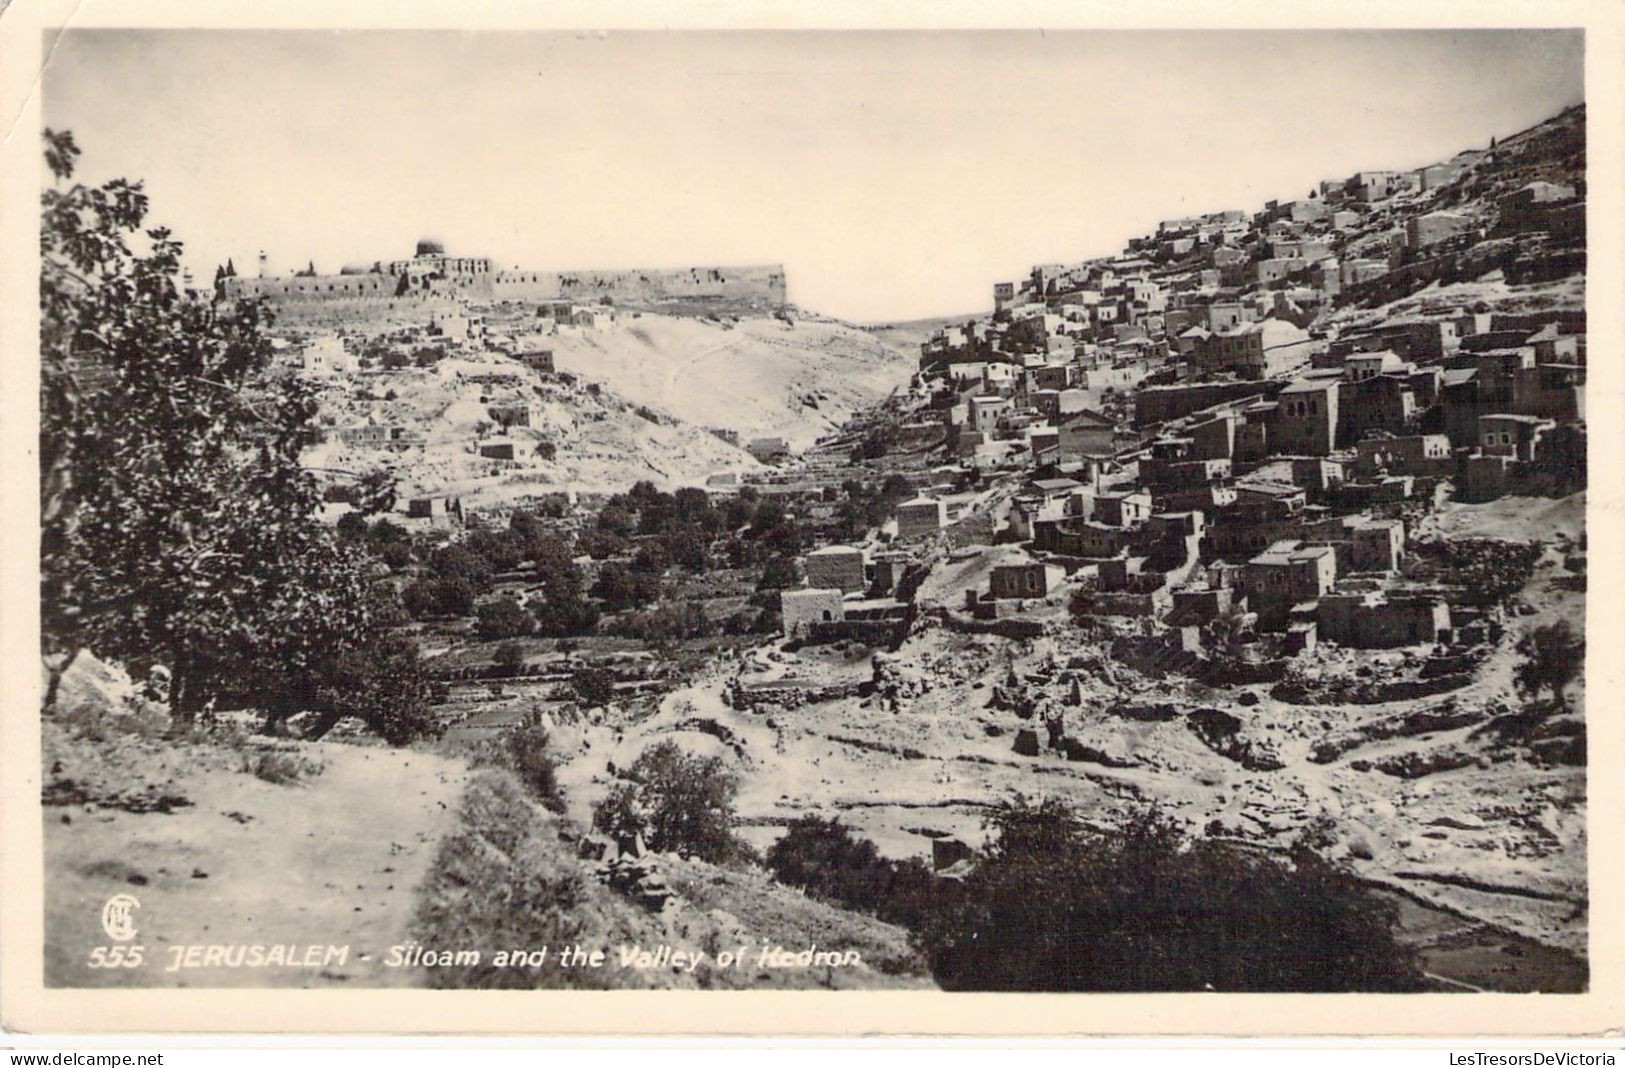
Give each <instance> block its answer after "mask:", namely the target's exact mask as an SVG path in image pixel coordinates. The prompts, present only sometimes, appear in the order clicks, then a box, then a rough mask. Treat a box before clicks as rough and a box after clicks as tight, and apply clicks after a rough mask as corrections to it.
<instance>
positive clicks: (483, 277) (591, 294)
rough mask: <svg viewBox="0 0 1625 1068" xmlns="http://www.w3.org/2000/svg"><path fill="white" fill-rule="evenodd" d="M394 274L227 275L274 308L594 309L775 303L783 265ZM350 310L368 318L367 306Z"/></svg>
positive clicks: (238, 291) (233, 291)
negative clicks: (467, 304) (404, 279)
mask: <svg viewBox="0 0 1625 1068" xmlns="http://www.w3.org/2000/svg"><path fill="white" fill-rule="evenodd" d="M400 285H401V278H400V277H398V276H396V275H393V274H384V273H378V272H373V273H364V274H319V275H310V276H299V277H295V276H286V277H280V278H228V279H226V280H225V282H224V286H223V293H224V296H225V298H226V299H227V300H241V299H252V298H255V297H263V298H265V299H266V300H268V301H270V302H271V303H272V304H273V305H276V306H277V307H279V308H280V307H288V306H293V305H301V304H333V303H335V302H344V301H350V302H356V301H360V300H384V299H391V298H393V299H417V300H427V299H441V300H454V299H465V300H471V301H476V302H479V301H515V302H526V301H548V300H569V301H575V302H577V303H581V304H597V303H599V302H600V301H602V300H603V299H604V298H605V297H608V298H610V300H611V301H613V302H615V303H617V304H658V303H660V302H662V301H669V300H696V299H697V300H730V301H739V302H744V303H754V304H762V305H770V306H777V305H780V304H783V303H784V302H785V279H784V268H783V267H781V266H778V265H770V266H760V267H691V268H682V269H677V270H638V269H634V270H629V271H566V272H557V271H498V272H495V273H493V274H478V273H465V274H453V275H448V276H445V277H423V278H413V279H409V280H408V284H407V292H405V293H401V294H400V295H399V296H398V297H397V293H398V292H399V287H400ZM352 310H354V311H358V312H362V313H365V312H366V311H367V309H366V308H365V307H364V306H360V305H358V306H356V307H354V308H353V309H352Z"/></svg>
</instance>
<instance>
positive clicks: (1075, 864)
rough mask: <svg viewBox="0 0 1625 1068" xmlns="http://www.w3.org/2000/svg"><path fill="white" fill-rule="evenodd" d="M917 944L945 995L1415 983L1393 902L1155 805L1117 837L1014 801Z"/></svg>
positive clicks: (993, 819)
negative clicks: (1240, 845)
mask: <svg viewBox="0 0 1625 1068" xmlns="http://www.w3.org/2000/svg"><path fill="white" fill-rule="evenodd" d="M988 825H989V829H990V830H992V831H993V832H994V836H993V840H992V844H991V845H990V847H989V848H988V850H987V854H986V856H985V857H984V858H983V859H982V861H981V863H980V864H979V865H978V866H977V868H976V870H975V871H974V872H972V873H971V875H970V876H968V877H967V878H966V880H965V883H964V886H963V892H962V893H961V894H959V895H957V896H956V897H955V898H954V899H953V901H952V902H951V903H950V904H949V906H948V907H946V908H942V909H939V910H937V911H936V912H934V913H933V914H932V915H931V916H929V917H928V918H927V919H926V920H925V922H924V923H923V924H922V926H921V928H920V931H919V933H918V941H919V943H920V945H921V948H922V949H923V950H924V951H925V953H926V956H927V958H928V960H929V961H930V963H931V968H932V972H933V974H934V975H935V976H936V978H937V981H938V982H939V983H941V984H942V986H943V987H944V988H945V989H948V990H999V991H1016V990H1028V991H1085V990H1094V991H1123V992H1129V991H1153V990H1161V991H1172V990H1205V989H1212V990H1218V991H1282V992H1286V991H1290V992H1312V991H1313V992H1338V991H1341V992H1351V991H1389V992H1397V991H1410V990H1416V989H1419V988H1420V985H1421V976H1420V973H1419V972H1418V971H1417V969H1416V965H1415V962H1414V960H1413V958H1412V956H1411V954H1410V951H1409V950H1407V949H1405V948H1404V947H1402V946H1400V945H1399V944H1398V943H1396V942H1395V940H1394V937H1393V929H1394V925H1395V920H1396V911H1395V908H1394V906H1392V905H1391V904H1389V903H1388V902H1386V901H1384V900H1382V899H1379V898H1376V897H1374V896H1372V895H1371V894H1370V893H1369V892H1367V891H1366V890H1365V888H1364V887H1363V886H1362V885H1360V884H1359V883H1358V882H1357V881H1355V880H1354V879H1353V878H1352V877H1350V876H1348V875H1346V874H1345V873H1343V872H1341V871H1339V870H1337V869H1335V868H1333V867H1331V866H1330V865H1328V864H1326V863H1325V862H1323V861H1321V860H1319V859H1318V858H1317V857H1315V856H1314V855H1313V854H1312V853H1311V852H1309V851H1308V850H1307V849H1299V850H1296V851H1294V855H1293V857H1292V860H1291V862H1290V863H1289V864H1288V863H1283V862H1281V861H1278V860H1275V859H1273V858H1269V857H1265V856H1258V855H1253V854H1251V853H1248V852H1244V851H1240V850H1237V849H1235V848H1234V847H1232V846H1228V845H1224V844H1221V843H1216V842H1213V841H1210V840H1206V839H1197V840H1194V841H1193V840H1189V839H1187V838H1185V836H1184V835H1183V834H1182V833H1181V832H1180V831H1179V830H1178V829H1177V828H1176V827H1175V826H1174V825H1172V824H1171V823H1169V822H1167V821H1166V820H1165V819H1164V818H1163V817H1161V816H1160V815H1158V814H1157V813H1155V812H1152V813H1149V814H1147V815H1145V816H1142V817H1141V818H1139V819H1137V820H1135V821H1133V822H1132V823H1130V824H1129V825H1128V826H1127V827H1124V828H1120V829H1118V830H1115V831H1111V832H1106V831H1096V830H1093V829H1091V828H1088V827H1086V826H1084V825H1083V824H1082V823H1081V822H1079V820H1078V819H1077V818H1076V816H1075V815H1074V814H1073V813H1072V811H1071V810H1070V809H1069V808H1068V807H1067V806H1066V805H1065V804H1063V803H1061V802H1058V801H1053V800H1051V801H1045V802H1041V803H1036V804H1035V803H1032V802H1030V801H1028V800H1026V799H1024V798H1021V797H1017V798H1016V799H1015V800H1014V801H1012V802H1007V803H1005V804H1003V805H1001V806H999V807H998V808H996V809H995V810H994V811H993V812H992V813H991V815H990V816H989V819H988Z"/></svg>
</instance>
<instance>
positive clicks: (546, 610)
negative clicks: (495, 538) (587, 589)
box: [528, 532, 598, 638]
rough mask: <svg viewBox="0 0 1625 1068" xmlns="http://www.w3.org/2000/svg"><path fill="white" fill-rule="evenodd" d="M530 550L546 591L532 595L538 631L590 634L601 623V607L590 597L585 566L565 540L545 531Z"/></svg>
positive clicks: (532, 541)
mask: <svg viewBox="0 0 1625 1068" xmlns="http://www.w3.org/2000/svg"><path fill="white" fill-rule="evenodd" d="M529 545H530V547H529V550H528V551H529V553H530V557H531V559H532V560H533V561H534V562H535V565H536V575H537V578H538V579H539V580H540V581H541V586H542V593H541V595H540V596H539V597H533V598H531V601H530V604H529V608H530V610H531V612H532V613H534V614H535V616H536V626H537V630H538V631H539V632H540V633H542V634H544V635H547V636H549V637H555V638H558V637H566V636H569V635H573V634H586V633H588V632H589V631H591V630H592V629H593V627H595V626H596V625H597V624H598V608H597V607H596V606H595V605H593V604H592V603H591V602H589V601H588V600H587V599H586V596H585V593H584V589H583V587H584V586H585V580H584V579H583V578H582V575H581V568H579V567H577V566H576V564H575V561H574V560H572V559H571V558H570V549H569V546H568V545H566V544H565V542H564V541H563V540H562V539H560V538H557V537H554V536H552V535H549V534H547V533H545V532H539V533H537V534H535V535H533V536H532V538H531V539H530V543H529Z"/></svg>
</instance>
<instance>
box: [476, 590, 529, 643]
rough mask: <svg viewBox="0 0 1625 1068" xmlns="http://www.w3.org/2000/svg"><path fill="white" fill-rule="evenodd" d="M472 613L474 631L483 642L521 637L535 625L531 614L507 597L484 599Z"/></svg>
mask: <svg viewBox="0 0 1625 1068" xmlns="http://www.w3.org/2000/svg"><path fill="white" fill-rule="evenodd" d="M474 615H475V623H474V631H475V633H476V634H478V635H479V638H480V640H481V641H485V642H491V641H502V640H504V639H507V638H523V637H524V636H525V635H527V634H529V633H530V632H531V630H532V629H534V627H535V626H536V621H535V619H534V618H533V617H532V616H531V614H530V613H529V612H527V611H525V610H524V608H522V607H520V605H519V602H518V601H514V600H512V599H510V598H507V597H499V598H497V599H496V600H494V601H486V602H485V603H484V604H482V605H480V606H479V607H478V608H476V609H475V610H474Z"/></svg>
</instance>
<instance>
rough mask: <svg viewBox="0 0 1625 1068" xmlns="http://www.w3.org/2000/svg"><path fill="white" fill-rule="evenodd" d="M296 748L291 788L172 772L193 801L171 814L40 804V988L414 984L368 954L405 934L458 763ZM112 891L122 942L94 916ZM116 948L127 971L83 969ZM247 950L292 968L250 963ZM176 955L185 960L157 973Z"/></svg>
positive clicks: (450, 809)
mask: <svg viewBox="0 0 1625 1068" xmlns="http://www.w3.org/2000/svg"><path fill="white" fill-rule="evenodd" d="M307 752H308V753H309V754H310V756H312V757H314V758H316V759H319V760H321V761H323V762H325V764H326V767H325V769H324V770H323V771H322V772H321V773H320V774H319V775H316V776H314V777H311V778H309V779H308V780H304V781H301V782H298V783H294V784H291V785H277V784H273V783H269V782H264V781H261V780H260V779H258V778H255V777H254V776H252V775H249V774H245V773H242V772H235V771H229V770H202V771H198V772H196V773H193V774H187V773H185V772H184V771H183V772H181V773H180V774H178V775H177V778H176V782H175V787H176V790H177V791H178V792H180V793H183V794H184V795H185V796H186V797H187V798H189V799H190V800H191V801H192V802H193V804H192V806H191V807H187V808H182V809H179V810H177V811H175V812H173V813H171V814H162V813H146V814H139V815H138V814H133V813H130V812H124V811H114V810H100V809H96V808H94V807H93V806H83V805H77V806H53V807H50V808H47V809H46V810H45V818H46V821H47V822H46V829H45V831H46V833H45V844H46V849H45V853H46V856H45V865H46V870H45V878H46V885H47V886H49V887H50V888H51V892H50V895H49V900H48V901H47V902H46V944H47V951H46V982H47V984H48V985H59V986H191V987H226V986H289V987H309V986H330V985H351V986H358V987H372V986H404V985H411V984H413V983H414V982H415V980H416V977H417V976H416V972H415V971H414V970H413V969H407V968H387V967H384V966H383V959H384V956H385V954H386V953H387V951H388V950H389V947H391V946H393V945H396V944H399V943H401V942H404V941H405V940H406V937H407V929H408V926H409V924H410V922H411V917H412V913H413V909H414V907H415V904H416V889H417V887H418V885H419V884H420V883H421V882H422V881H423V878H424V876H425V874H426V873H427V871H428V866H429V863H430V861H431V859H432V858H433V856H434V851H435V847H436V845H437V843H438V842H439V840H440V838H441V836H442V835H443V834H445V833H446V832H447V831H448V830H450V829H451V827H452V825H453V822H454V816H455V813H456V809H457V804H458V800H459V798H460V796H461V793H462V788H463V782H464V779H465V777H466V768H465V767H464V766H463V764H461V763H460V762H457V761H452V760H447V759H445V758H442V757H437V756H432V755H429V754H425V753H420V752H414V751H411V750H392V749H379V748H364V747H360V746H350V745H343V744H337V743H322V744H315V745H311V746H309V747H308V749H307ZM65 820H66V821H67V822H64V821H65ZM121 893H122V894H129V895H131V896H133V897H135V898H136V899H137V900H138V901H139V903H140V906H139V908H138V909H136V910H135V911H134V912H133V919H134V923H135V927H136V932H137V933H136V935H135V937H134V938H133V939H132V940H130V941H127V942H123V943H120V942H116V941H114V940H113V939H111V938H109V937H108V935H107V934H106V933H104V929H103V919H102V910H103V905H104V903H105V902H107V900H108V899H109V898H111V897H113V896H114V895H115V894H121ZM116 945H123V946H126V947H130V946H142V947H144V954H143V956H144V960H143V963H142V966H141V967H138V968H93V967H90V966H89V965H88V963H87V962H89V961H90V959H91V956H92V951H93V950H94V949H95V948H97V947H112V946H116ZM194 946H196V947H200V948H198V949H195V950H188V949H187V947H194ZM212 946H221V947H228V948H227V950H226V951H225V952H224V953H222V952H221V951H215V953H214V954H211V953H210V950H209V948H208V947H212ZM345 946H347V947H348V950H347V951H344V952H342V955H341V950H340V948H339V947H345ZM238 947H245V948H242V949H239V948H238ZM254 947H262V949H261V953H263V954H264V956H265V957H266V958H274V957H275V956H278V955H280V956H281V957H283V958H285V959H287V958H291V959H293V960H296V961H298V962H299V966H287V965H280V966H277V965H265V966H261V967H253V966H250V965H251V961H252V959H253V958H252V957H251V956H250V955H251V954H253V953H254ZM276 947H283V948H282V949H281V950H280V951H279V950H277V948H276ZM312 947H315V948H312ZM329 947H335V948H331V949H330V948H329ZM239 954H240V958H241V963H238V960H236V959H234V958H236V957H237V956H238V955H239ZM211 957H212V958H213V959H211ZM177 960H180V961H184V962H186V963H187V964H192V965H199V966H184V967H180V968H173V969H172V966H173V965H174V964H176V962H177ZM233 964H235V965H236V966H232V965H233Z"/></svg>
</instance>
